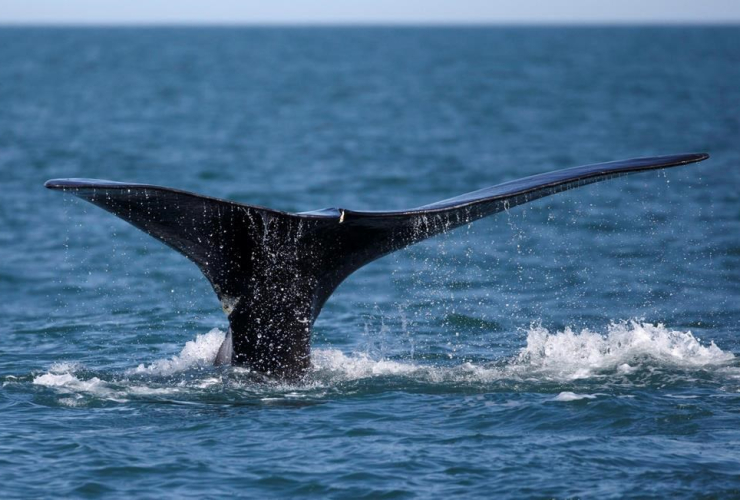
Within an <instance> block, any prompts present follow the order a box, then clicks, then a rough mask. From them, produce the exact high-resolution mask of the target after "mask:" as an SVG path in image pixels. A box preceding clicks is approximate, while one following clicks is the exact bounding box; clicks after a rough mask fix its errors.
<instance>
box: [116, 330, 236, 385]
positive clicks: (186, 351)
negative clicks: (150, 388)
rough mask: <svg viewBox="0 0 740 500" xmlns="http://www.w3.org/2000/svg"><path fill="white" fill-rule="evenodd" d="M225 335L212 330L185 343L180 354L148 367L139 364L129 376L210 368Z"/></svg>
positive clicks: (167, 373) (168, 373)
mask: <svg viewBox="0 0 740 500" xmlns="http://www.w3.org/2000/svg"><path fill="white" fill-rule="evenodd" d="M224 338H226V334H225V333H224V332H223V331H221V330H219V329H218V328H214V329H213V330H211V331H210V332H208V333H206V334H203V335H198V336H196V337H195V340H191V341H189V342H186V343H185V347H183V349H182V351H180V354H178V355H177V356H173V357H172V358H170V359H160V360H157V361H155V362H154V363H152V364H150V365H144V364H140V365H139V366H137V367H136V368H134V369H133V370H130V371H129V373H130V374H150V375H173V374H175V373H178V372H182V371H185V370H190V369H193V368H207V367H212V366H213V362H214V361H215V359H216V354H218V349H219V347H221V343H222V342H223V341H224Z"/></svg>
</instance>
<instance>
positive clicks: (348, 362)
mask: <svg viewBox="0 0 740 500" xmlns="http://www.w3.org/2000/svg"><path fill="white" fill-rule="evenodd" d="M311 361H312V364H313V369H314V371H315V372H318V373H319V374H324V373H328V374H330V375H335V376H339V377H341V378H342V379H344V380H356V379H362V378H369V377H377V376H383V375H408V374H411V373H414V372H418V371H419V370H421V369H422V367H420V366H417V365H415V364H413V363H409V362H399V361H391V360H387V359H379V360H375V359H372V358H370V356H368V355H367V354H366V353H358V354H353V355H346V354H344V353H343V352H341V351H339V350H336V349H314V351H313V355H312V356H311Z"/></svg>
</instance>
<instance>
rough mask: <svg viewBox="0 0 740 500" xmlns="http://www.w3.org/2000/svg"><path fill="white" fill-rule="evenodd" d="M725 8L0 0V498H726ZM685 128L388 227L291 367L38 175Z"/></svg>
mask: <svg viewBox="0 0 740 500" xmlns="http://www.w3.org/2000/svg"><path fill="white" fill-rule="evenodd" d="M739 82H740V28H682V27H675V28H639V29H637V28H577V29H576V28H569V29H566V28H537V29H535V28H505V29H504V28H490V29H400V28H399V29H380V28H362V29H359V28H352V29H335V28H321V29H298V28H291V29H283V28H269V29H268V28H265V29H236V28H235V29H217V28H214V29H197V28H188V29H161V28H149V29H95V28H86V29H71V28H70V29H27V28H5V29H1V30H0V173H1V174H2V181H1V182H0V185H1V186H2V194H1V195H0V496H2V497H3V498H59V497H84V498H97V497H111V498H113V497H116V498H122V497H124V498H125V497H147V498H203V497H209V498H215V497H222V496H226V495H234V496H242V497H250V498H274V497H314V498H363V497H364V498H429V497H435V498H441V497H485V498H491V497H498V498H506V497H509V498H521V497H539V498H542V497H557V498H566V497H585V498H610V497H611V498H621V497H651V496H656V497H698V496H705V497H707V498H712V497H732V496H735V497H737V496H740V451H739V450H740V340H739V339H740V307H739V306H740V300H739V299H740V280H739V279H738V278H740V189H738V188H739V187H740V168H738V167H739V165H740V141H739V138H740V84H739ZM689 151H697V152H699V151H706V152H709V153H710V154H711V155H712V158H711V159H710V160H709V161H707V162H704V163H702V164H699V165H695V166H689V167H684V168H680V169H674V170H670V171H666V172H652V173H645V174H640V175H635V176H630V177H625V178H620V179H616V180H612V181H609V182H605V183H601V184H596V185H592V186H588V187H584V188H581V189H577V190H573V191H569V192H567V193H562V194H558V195H556V196H553V197H550V198H546V199H543V200H540V201H537V202H534V203H531V204H529V205H525V206H521V207H517V208H515V209H512V210H511V211H509V212H508V213H502V214H499V215H498V216H496V217H493V218H490V219H486V220H482V221H480V222H477V223H476V224H474V225H472V226H471V227H469V228H462V229H459V230H457V231H455V232H453V233H452V234H448V235H445V236H441V237H438V238H436V239H433V240H430V241H427V242H425V243H423V244H420V245H417V246H415V247H412V248H409V249H407V250H405V251H402V252H400V253H397V254H395V255H393V256H389V257H386V258H384V259H381V260H379V261H377V262H375V263H373V264H371V265H369V266H367V267H366V268H364V269H362V270H361V271H360V272H358V273H357V274H355V275H353V276H352V277H350V278H349V279H348V280H347V281H346V282H345V283H344V284H343V285H342V286H341V287H340V288H339V289H338V291H337V292H336V293H335V295H334V296H333V297H332V298H331V299H330V300H329V302H328V303H327V305H326V308H325V309H324V311H323V313H322V314H321V316H320V317H319V320H318V322H317V325H316V332H315V335H314V341H313V346H314V351H313V355H312V362H313V369H312V371H311V373H310V374H309V375H308V377H307V379H306V380H305V381H304V382H303V383H301V384H295V385H289V384H284V383H278V382H273V383H257V382H254V381H253V379H252V378H250V377H249V376H248V374H246V373H245V372H244V370H243V369H239V368H232V367H219V368H216V367H213V366H212V365H211V363H212V360H213V358H214V356H215V354H216V349H217V348H218V346H219V344H220V342H221V340H222V338H223V335H224V333H223V332H224V331H225V330H226V328H227V323H226V318H225V317H224V316H223V313H222V312H221V307H220V304H219V303H218V301H217V300H216V297H215V295H214V294H213V292H212V290H211V288H210V285H209V284H208V283H207V281H206V280H205V278H203V277H202V276H201V274H200V272H199V271H198V270H197V269H196V267H195V266H194V265H192V264H191V263H190V262H189V261H187V260H186V259H185V258H184V257H182V256H180V255H179V254H177V253H175V252H173V251H172V250H170V249H168V248H166V247H164V246H163V245H161V244H160V243H158V242H156V241H155V240H153V239H151V238H149V237H148V236H146V235H144V234H143V233H141V232H139V231H138V230H136V229H134V228H132V227H131V226H129V225H127V224H126V223H124V222H122V221H120V220H118V219H116V218H115V217H113V216H111V215H110V214H107V213H105V212H103V211H102V210H99V209H97V208H96V207H93V206H92V205H89V204H86V203H84V202H82V201H79V200H76V199H72V198H71V197H68V196H63V195H60V194H59V193H56V192H51V191H48V190H45V189H43V187H42V184H43V182H44V181H45V180H47V179H50V178H55V177H93V178H103V179H112V180H119V181H134V182H145V183H151V184H162V185H166V186H172V187H177V188H181V189H187V190H192V191H196V192H199V193H203V194H207V195H211V196H217V197H223V198H228V199H232V200H235V201H240V202H245V203H251V204H257V205H265V206H269V207H272V208H276V209H281V210H288V211H305V210H312V209H317V208H322V207H326V206H340V207H347V208H353V209H394V208H405V207H412V206H418V205H422V204H426V203H431V202H434V201H437V200H440V199H443V198H448V197H451V196H455V195H458V194H461V193H465V192H468V191H472V190H475V189H478V188H482V187H486V186H489V185H493V184H496V183H499V182H503V181H506V180H511V179H515V178H518V177H522V176H526V175H531V174H536V173H540V172H545V171H549V170H555V169H559V168H565V167H569V166H574V165H579V164H584V163H593V162H599V161H608V160H615V159H622V158H629V157H635V156H646V155H655V154H670V153H677V152H689Z"/></svg>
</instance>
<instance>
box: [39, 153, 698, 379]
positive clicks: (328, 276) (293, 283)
mask: <svg viewBox="0 0 740 500" xmlns="http://www.w3.org/2000/svg"><path fill="white" fill-rule="evenodd" d="M708 157H709V155H708V154H706V153H690V154H678V155H669V156H657V157H647V158H633V159H628V160H621V161H613V162H608V163H598V164H591V165H583V166H578V167H573V168H567V169H563V170H557V171H553V172H547V173H542V174H538V175H533V176H530V177H525V178H522V179H517V180H512V181H508V182H504V183H502V184H497V185H495V186H492V187H488V188H484V189H479V190H477V191H473V192H470V193H467V194H463V195H460V196H456V197H453V198H448V199H445V200H442V201H437V202H435V203H431V204H427V205H423V206H420V207H416V208H411V209H405V210H382V211H357V210H351V209H348V208H324V209H320V210H313V211H308V212H300V213H288V212H283V211H280V210H274V209H271V208H266V207H262V206H256V205H248V204H243V203H236V202H233V201H227V200H223V199H218V198H212V197H208V196H203V195H199V194H195V193H191V192H188V191H182V190H179V189H173V188H168V187H162V186H155V185H148V184H136V183H126V182H114V181H106V180H98V179H79V178H70V179H52V180H49V181H47V182H46V183H45V187H47V188H49V189H53V190H58V191H63V192H67V193H71V194H73V195H75V196H78V197H79V198H82V199H83V200H86V201H88V202H90V203H92V204H94V205H97V206H98V207H101V208H103V209H105V210H107V211H108V212H111V213H113V214H114V215H116V216H118V217H120V218H121V219H123V220H125V221H127V222H129V223H130V224H132V225H133V226H135V227H137V228H139V229H140V230H142V231H144V232H145V233H147V234H149V235H151V236H153V237H154V238H156V239H158V240H159V241H161V242H162V243H164V244H165V245H167V246H169V247H171V248H173V249H174V250H176V251H178V252H180V253H181V254H183V255H185V256H186V257H187V258H188V259H190V260H191V261H192V262H193V263H195V265H196V266H198V268H199V269H200V270H201V271H202V272H203V274H204V275H205V277H206V278H207V279H208V281H209V282H210V284H211V285H212V287H213V290H214V291H215V292H216V295H217V296H218V299H219V301H220V302H221V306H222V308H223V311H224V313H225V314H226V315H227V317H228V321H229V329H228V332H227V335H226V337H225V340H224V341H223V344H222V345H221V347H220V349H219V351H218V354H217V356H216V361H215V362H216V364H229V363H230V364H231V365H238V366H245V367H247V368H249V369H250V370H251V371H254V372H257V373H259V374H263V375H264V376H267V377H270V378H277V379H286V380H297V379H301V378H302V377H304V376H305V374H306V373H307V371H308V370H309V369H310V366H311V356H310V355H311V332H312V328H313V325H314V323H315V321H316V319H317V318H318V316H319V314H320V313H321V310H322V307H323V306H324V304H325V303H326V301H327V300H328V299H329V297H330V296H331V295H332V293H333V292H334V290H336V288H337V287H338V286H339V284H340V283H342V282H343V281H344V280H345V279H346V278H347V277H349V276H350V275H351V274H352V273H353V272H354V271H356V270H358V269H359V268H361V267H363V266H365V265H366V264H368V263H370V262H372V261H374V260H376V259H379V258H381V257H383V256H385V255H388V254H390V253H392V252H395V251H398V250H400V249H402V248H405V247H408V246H409V245H412V244H414V243H417V242H420V241H422V240H425V239H427V238H431V237H433V236H436V235H439V234H442V233H446V232H448V231H452V230H454V229H455V228H458V227H460V226H463V225H467V224H470V223H471V222H474V221H476V220H478V219H481V218H483V217H487V216H489V215H493V214H496V213H499V212H502V211H506V210H509V209H511V208H513V207H516V206H517V205H522V204H524V203H529V202H532V201H535V200H537V199H540V198H543V197H545V196H550V195H552V194H556V193H559V192H562V191H566V190H569V189H573V188H578V187H583V186H586V185H588V184H592V183H595V182H600V181H604V180H607V179H613V178H616V177H622V176H625V175H630V174H634V173H639V172H645V171H650V170H659V169H665V168H671V167H678V166H682V165H688V164H692V163H696V162H700V161H703V160H706V159H707V158H708Z"/></svg>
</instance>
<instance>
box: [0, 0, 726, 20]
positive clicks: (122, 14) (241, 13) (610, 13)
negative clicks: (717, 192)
mask: <svg viewBox="0 0 740 500" xmlns="http://www.w3.org/2000/svg"><path fill="white" fill-rule="evenodd" d="M509 22H514V23H590V22H597V23H707V22H709V23H716V22H723V23H738V22H740V0H0V23H64V24H69V23H107V24H110V23H115V24H131V23H187V24H191V23H241V24H260V23H289V24H295V23H299V24H305V23H309V24H310V23H332V24H335V23H336V24H338V23H343V24H362V23H376V24H378V23H381V24H382V23H384V24H388V23H434V24H445V23H509Z"/></svg>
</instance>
